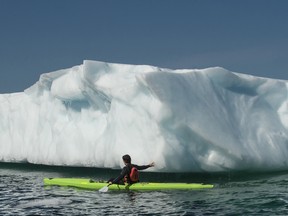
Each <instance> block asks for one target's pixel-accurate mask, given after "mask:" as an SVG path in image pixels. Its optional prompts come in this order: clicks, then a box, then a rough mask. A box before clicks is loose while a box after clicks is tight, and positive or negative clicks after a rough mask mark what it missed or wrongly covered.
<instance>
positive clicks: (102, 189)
mask: <svg viewBox="0 0 288 216" xmlns="http://www.w3.org/2000/svg"><path fill="white" fill-rule="evenodd" d="M107 191H108V186H104V187H102V188H101V189H99V192H101V193H106V192H107Z"/></svg>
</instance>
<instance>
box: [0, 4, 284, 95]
mask: <svg viewBox="0 0 288 216" xmlns="http://www.w3.org/2000/svg"><path fill="white" fill-rule="evenodd" d="M287 11H288V1H286V0H277V1H275V0H142V1H140V0H122V1H120V0H41V1H40V0H25V1H21V0H0V93H9V92H17V91H23V90H24V89H25V88H27V87H29V86H31V85H33V84H34V83H35V82H36V81H37V80H38V79H39V76H40V75H41V74H42V73H46V72H51V71H54V70H58V69H63V68H69V67H72V66H75V65H79V64H82V62H83V60H85V59H89V60H98V61H106V62H116V63H127V64H149V65H154V66H159V67H166V68H175V69H176V68H207V67H213V66H220V67H224V68H226V69H228V70H231V71H235V72H239V73H246V74H251V75H255V76H262V77H271V78H277V79H286V80H288V12H287Z"/></svg>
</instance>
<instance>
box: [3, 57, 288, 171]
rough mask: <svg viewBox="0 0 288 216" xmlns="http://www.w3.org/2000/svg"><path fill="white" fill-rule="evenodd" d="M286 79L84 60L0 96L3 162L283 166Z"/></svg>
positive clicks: (287, 146)
mask: <svg viewBox="0 0 288 216" xmlns="http://www.w3.org/2000/svg"><path fill="white" fill-rule="evenodd" d="M287 93H288V82H287V81H284V80H274V79H268V78H260V77H253V76H249V75H244V74H238V73H233V72H230V71H227V70H225V69H223V68H219V67H216V68H208V69H203V70H195V69H194V70H193V69H185V70H184V69H183V70H171V69H164V68H158V67H153V66H147V65H125V64H112V63H105V62H97V61H84V63H83V64H82V65H79V66H75V67H72V68H70V69H64V70H59V71H55V72H51V73H46V74H42V75H41V76H40V79H39V81H38V82H37V83H36V84H34V85H33V86H31V87H30V88H28V89H26V90H25V91H24V92H22V93H12V94H2V95H0V118H1V121H0V147H1V152H0V161H4V162H30V163H36V164H49V165H68V166H90V167H92V166H94V167H111V168H117V167H119V166H122V161H121V156H122V155H123V154H126V153H128V154H130V155H131V156H132V160H133V161H132V162H134V163H139V164H145V163H148V162H151V161H155V162H156V164H157V166H156V167H155V169H154V170H156V171H169V172H184V171H188V172H214V171H228V170H251V169H252V170H284V169H288V97H287Z"/></svg>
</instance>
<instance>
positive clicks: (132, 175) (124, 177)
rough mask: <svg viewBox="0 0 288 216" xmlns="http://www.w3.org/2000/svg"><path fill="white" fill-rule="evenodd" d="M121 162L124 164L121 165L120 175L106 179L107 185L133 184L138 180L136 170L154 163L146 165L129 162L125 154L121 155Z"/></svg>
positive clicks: (129, 159) (151, 165) (128, 157)
mask: <svg viewBox="0 0 288 216" xmlns="http://www.w3.org/2000/svg"><path fill="white" fill-rule="evenodd" d="M122 159H123V163H124V164H125V166H124V167H123V169H122V171H121V173H120V175H119V176H118V177H117V178H112V179H109V180H108V183H109V185H111V184H125V183H128V184H133V183H136V182H139V173H138V170H144V169H147V168H149V167H153V166H154V165H155V163H154V162H152V163H150V164H148V165H143V166H138V165H136V164H131V157H130V156H129V155H128V154H126V155H123V156H122Z"/></svg>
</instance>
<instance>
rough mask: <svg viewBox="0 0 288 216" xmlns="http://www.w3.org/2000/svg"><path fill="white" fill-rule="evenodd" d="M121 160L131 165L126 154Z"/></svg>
mask: <svg viewBox="0 0 288 216" xmlns="http://www.w3.org/2000/svg"><path fill="white" fill-rule="evenodd" d="M122 159H123V161H124V162H125V163H131V157H130V156H129V155H128V154H126V155H123V156H122Z"/></svg>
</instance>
